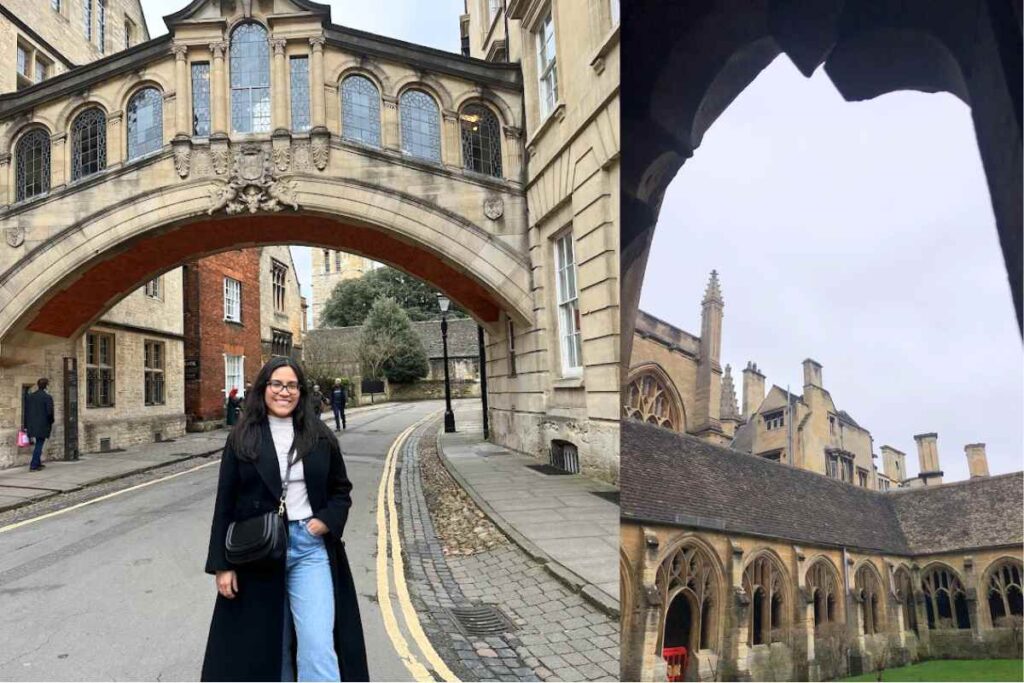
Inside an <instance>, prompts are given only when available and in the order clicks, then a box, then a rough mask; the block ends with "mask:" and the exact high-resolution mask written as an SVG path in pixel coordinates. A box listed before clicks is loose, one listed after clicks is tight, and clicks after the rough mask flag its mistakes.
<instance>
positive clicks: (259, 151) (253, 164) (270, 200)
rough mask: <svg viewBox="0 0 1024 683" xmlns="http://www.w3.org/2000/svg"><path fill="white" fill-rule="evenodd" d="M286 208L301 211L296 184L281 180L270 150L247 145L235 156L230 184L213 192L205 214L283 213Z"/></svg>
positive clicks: (228, 182)
mask: <svg viewBox="0 0 1024 683" xmlns="http://www.w3.org/2000/svg"><path fill="white" fill-rule="evenodd" d="M286 206H290V207H291V208H292V209H293V210H295V211H298V210H299V204H298V201H297V200H296V198H295V184H294V183H293V182H292V181H291V180H286V179H284V178H280V177H278V175H277V174H276V173H275V172H274V167H273V165H272V164H271V161H270V154H269V153H268V151H267V150H265V149H263V148H262V147H260V146H259V145H246V146H244V147H242V148H241V149H240V150H238V152H236V153H235V161H234V164H233V165H232V168H231V175H230V176H229V177H228V181H227V182H226V183H224V184H223V185H221V186H220V187H218V188H215V189H213V190H210V208H209V209H207V211H206V213H207V214H210V215H212V214H214V213H216V212H218V211H221V210H224V211H226V212H227V213H229V214H236V213H245V212H248V213H256V212H257V211H281V210H282V209H284V207H286Z"/></svg>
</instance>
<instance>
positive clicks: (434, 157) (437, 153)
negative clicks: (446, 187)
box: [398, 87, 444, 164]
mask: <svg viewBox="0 0 1024 683" xmlns="http://www.w3.org/2000/svg"><path fill="white" fill-rule="evenodd" d="M417 95H421V96H422V99H421V98H419V97H416V96H417ZM414 98H415V99H414ZM427 102H429V103H430V105H431V106H430V107H429V108H428V107H426V106H421V104H420V103H423V104H425V103H427ZM416 114H420V115H421V116H419V117H417V118H414V116H415V115H416ZM428 126H429V127H432V128H433V137H432V138H431V139H429V140H427V142H429V143H430V144H429V145H428V144H427V143H426V142H424V140H425V138H426V136H428V135H431V133H430V132H429V131H428V130H427V128H428ZM398 128H399V131H400V137H401V150H402V154H403V155H405V156H407V157H410V158H412V159H419V160H420V161H426V162H428V163H433V164H440V163H441V162H442V160H443V158H444V140H443V139H442V136H441V106H440V105H439V104H438V102H437V99H435V98H434V96H433V95H431V94H430V93H429V92H427V91H426V90H424V89H423V88H419V87H413V88H408V89H407V90H405V91H403V92H402V94H401V95H399V97H398ZM413 147H415V150H414V149H413ZM428 147H429V150H428V151H429V154H423V153H422V152H423V150H427V148H428Z"/></svg>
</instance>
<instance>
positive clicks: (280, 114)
mask: <svg viewBox="0 0 1024 683" xmlns="http://www.w3.org/2000/svg"><path fill="white" fill-rule="evenodd" d="M287 45H288V41H286V40H285V39H284V38H274V39H272V40H271V41H270V47H272V48H273V49H274V69H273V72H272V73H273V78H272V79H271V81H270V99H271V122H270V124H271V125H270V127H271V129H272V130H273V131H274V132H275V133H277V132H278V131H286V130H288V65H287V60H286V59H285V56H284V49H285V47H286V46H287Z"/></svg>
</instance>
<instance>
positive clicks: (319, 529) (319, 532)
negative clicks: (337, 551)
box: [306, 517, 330, 536]
mask: <svg viewBox="0 0 1024 683" xmlns="http://www.w3.org/2000/svg"><path fill="white" fill-rule="evenodd" d="M306 529H307V530H308V531H309V533H311V534H313V535H314V536H323V535H324V534H326V533H328V532H329V531H330V529H328V528H327V525H326V524H324V523H323V522H321V521H320V520H319V519H317V518H316V517H311V518H310V519H309V521H308V522H306Z"/></svg>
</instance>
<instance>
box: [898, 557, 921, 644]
mask: <svg viewBox="0 0 1024 683" xmlns="http://www.w3.org/2000/svg"><path fill="white" fill-rule="evenodd" d="M896 600H897V601H899V603H900V610H901V611H902V612H903V630H904V631H917V608H916V606H915V602H914V581H913V579H911V578H910V572H909V571H908V570H907V568H906V567H900V568H899V569H897V570H896Z"/></svg>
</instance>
